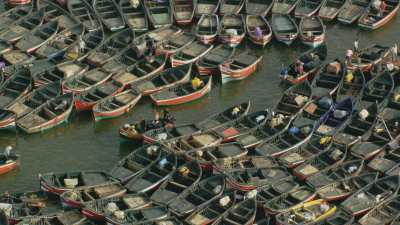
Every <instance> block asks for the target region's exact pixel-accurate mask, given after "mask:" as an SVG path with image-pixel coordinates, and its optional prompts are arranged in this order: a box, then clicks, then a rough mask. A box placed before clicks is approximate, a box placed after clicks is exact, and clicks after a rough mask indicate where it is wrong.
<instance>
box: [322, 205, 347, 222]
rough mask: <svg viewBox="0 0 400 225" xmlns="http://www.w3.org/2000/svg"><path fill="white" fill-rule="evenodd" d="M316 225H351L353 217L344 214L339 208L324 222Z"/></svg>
mask: <svg viewBox="0 0 400 225" xmlns="http://www.w3.org/2000/svg"><path fill="white" fill-rule="evenodd" d="M317 224H318V225H339V224H341V225H352V224H354V216H352V215H350V214H348V213H346V212H345V211H344V210H342V209H341V208H340V207H337V208H336V211H335V213H334V214H333V215H331V216H330V217H329V218H326V219H325V220H324V221H321V222H319V223H317Z"/></svg>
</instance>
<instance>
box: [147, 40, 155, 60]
mask: <svg viewBox="0 0 400 225" xmlns="http://www.w3.org/2000/svg"><path fill="white" fill-rule="evenodd" d="M155 51H156V42H155V40H154V38H152V37H150V35H146V54H145V59H146V60H147V61H148V62H150V63H152V62H153V61H154V58H153V56H154V54H155Z"/></svg>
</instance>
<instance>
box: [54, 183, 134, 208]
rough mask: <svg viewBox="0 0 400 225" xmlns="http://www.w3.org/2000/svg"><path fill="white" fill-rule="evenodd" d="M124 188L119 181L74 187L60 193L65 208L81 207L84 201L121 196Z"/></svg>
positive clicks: (124, 191)
mask: <svg viewBox="0 0 400 225" xmlns="http://www.w3.org/2000/svg"><path fill="white" fill-rule="evenodd" d="M125 193H126V189H125V187H124V186H122V185H121V184H120V183H119V182H112V183H104V184H98V185H93V186H87V187H80V188H74V189H72V190H71V191H66V192H64V193H62V194H61V195H60V200H61V203H62V205H63V206H64V207H65V208H79V209H80V208H82V207H83V206H84V204H85V203H87V202H91V201H96V200H99V199H107V198H114V197H119V196H122V195H124V194H125Z"/></svg>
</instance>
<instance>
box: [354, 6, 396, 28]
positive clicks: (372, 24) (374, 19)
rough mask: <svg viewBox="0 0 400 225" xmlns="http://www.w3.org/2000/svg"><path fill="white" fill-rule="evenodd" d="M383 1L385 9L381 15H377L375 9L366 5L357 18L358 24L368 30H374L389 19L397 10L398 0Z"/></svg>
mask: <svg viewBox="0 0 400 225" xmlns="http://www.w3.org/2000/svg"><path fill="white" fill-rule="evenodd" d="M384 2H385V4H386V9H385V12H383V15H379V14H378V13H377V12H375V9H372V8H371V7H368V8H367V10H366V12H364V13H363V15H362V16H361V17H360V19H359V20H358V26H359V27H361V28H364V29H368V30H375V29H378V28H380V27H382V26H384V25H385V24H386V23H388V22H389V21H391V20H392V19H393V18H394V17H395V16H396V14H397V12H398V11H399V8H400V2H399V1H397V0H395V1H393V0H386V1H384Z"/></svg>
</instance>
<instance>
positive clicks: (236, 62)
mask: <svg viewBox="0 0 400 225" xmlns="http://www.w3.org/2000/svg"><path fill="white" fill-rule="evenodd" d="M262 59H263V56H259V55H256V54H255V53H254V52H249V51H245V52H242V53H241V54H238V55H236V56H233V57H232V58H231V59H230V60H228V61H226V62H224V63H223V64H221V65H219V70H220V71H221V79H222V84H225V83H228V82H230V81H238V80H243V79H245V78H247V77H249V76H250V75H252V74H254V73H255V72H256V70H257V67H258V66H259V64H260V63H261V60H262Z"/></svg>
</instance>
